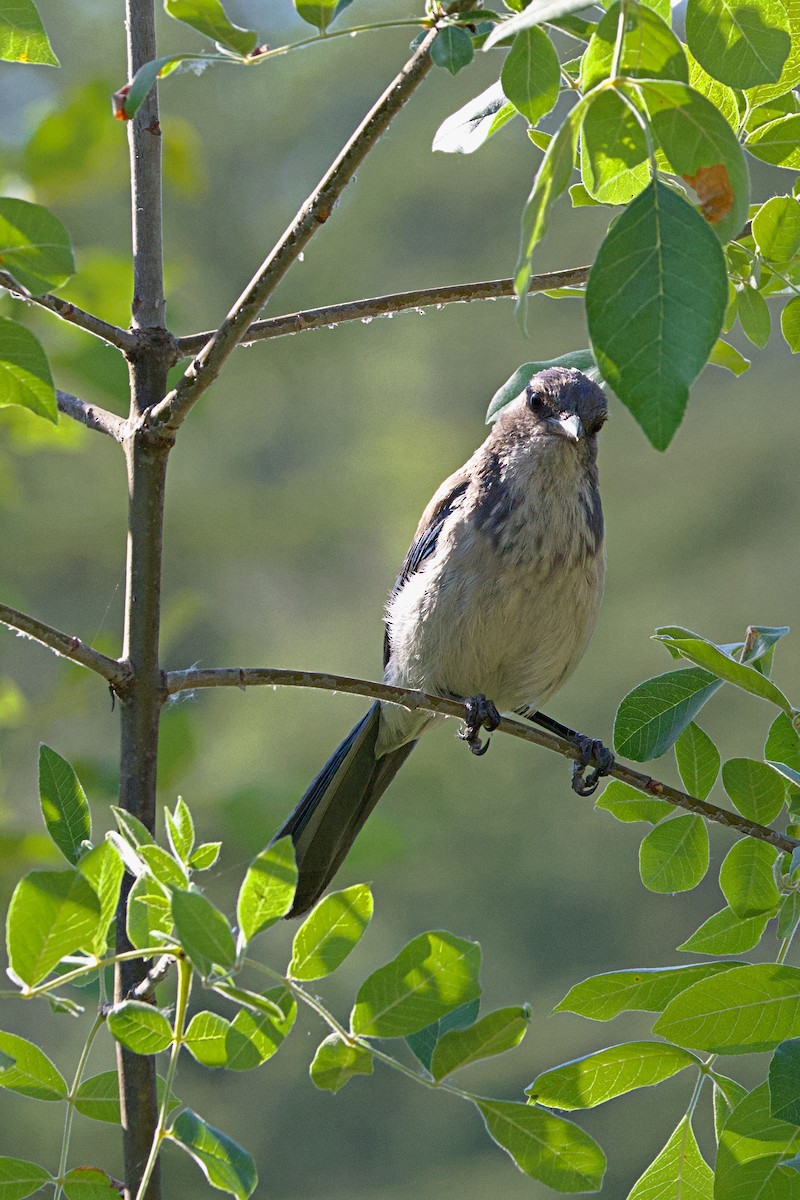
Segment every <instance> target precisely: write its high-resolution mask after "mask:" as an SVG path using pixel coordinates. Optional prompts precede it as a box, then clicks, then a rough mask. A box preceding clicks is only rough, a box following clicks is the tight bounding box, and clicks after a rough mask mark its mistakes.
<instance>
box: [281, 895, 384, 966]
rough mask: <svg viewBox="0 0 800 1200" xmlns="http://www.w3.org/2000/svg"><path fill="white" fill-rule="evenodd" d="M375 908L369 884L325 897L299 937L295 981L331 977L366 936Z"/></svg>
mask: <svg viewBox="0 0 800 1200" xmlns="http://www.w3.org/2000/svg"><path fill="white" fill-rule="evenodd" d="M372 909H373V901H372V892H371V891H370V887H369V884H367V883H359V884H356V885H355V887H349V888H345V889H344V891H341V892H332V893H331V894H330V895H329V896H325V897H324V898H323V899H322V900H320V902H319V904H317V906H316V908H314V909H313V911H312V912H311V914H310V915H309V916H308V917H306V919H305V921H304V922H303V924H302V925H301V926H300V928H299V929H298V931H297V933H296V934H295V937H294V942H293V943H292V961H291V962H290V963H289V970H288V974H289V975H291V977H292V978H293V979H321V978H322V976H323V975H330V973H331V971H335V970H336V968H337V967H338V966H339V964H340V963H342V962H344V960H345V959H346V958H347V956H348V954H349V953H350V952H351V951H352V950H354V949H355V947H356V946H357V945H358V943H359V942H360V940H361V938H362V937H363V936H364V933H365V931H366V928H367V925H369V923H370V921H371V919H372Z"/></svg>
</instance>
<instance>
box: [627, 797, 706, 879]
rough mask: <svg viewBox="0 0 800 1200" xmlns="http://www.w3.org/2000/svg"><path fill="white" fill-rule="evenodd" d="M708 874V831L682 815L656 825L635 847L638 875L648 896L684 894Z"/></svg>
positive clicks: (695, 819)
mask: <svg viewBox="0 0 800 1200" xmlns="http://www.w3.org/2000/svg"><path fill="white" fill-rule="evenodd" d="M707 870H708V829H707V828H706V823H705V821H704V820H703V818H702V817H699V816H697V814H696V813H686V814H685V815H684V816H682V817H670V818H669V819H668V820H666V821H662V823H661V824H660V825H656V827H655V829H653V830H652V831H651V832H650V833H648V835H647V837H646V838H645V839H644V841H643V842H642V844H641V846H640V847H639V873H640V875H641V877H642V883H643V884H644V886H645V887H646V888H648V889H649V890H650V891H651V892H688V891H690V890H691V889H692V888H693V887H697V885H698V883H699V882H700V880H701V879H702V878H703V876H704V875H705V873H706V871H707Z"/></svg>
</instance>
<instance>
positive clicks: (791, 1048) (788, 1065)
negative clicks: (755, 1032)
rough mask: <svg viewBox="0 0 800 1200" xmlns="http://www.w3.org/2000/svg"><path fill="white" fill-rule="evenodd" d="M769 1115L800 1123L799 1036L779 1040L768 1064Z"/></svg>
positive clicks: (793, 1123) (781, 1119) (794, 1123)
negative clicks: (779, 1042) (783, 1040)
mask: <svg viewBox="0 0 800 1200" xmlns="http://www.w3.org/2000/svg"><path fill="white" fill-rule="evenodd" d="M769 1097H770V1115H771V1116H773V1117H776V1118H777V1119H778V1120H780V1121H789V1122H791V1124H792V1125H800V1038H790V1039H789V1040H788V1041H786V1042H781V1044H780V1046H778V1047H777V1048H776V1050H775V1053H774V1054H773V1056H772V1061H771V1062H770V1064H769Z"/></svg>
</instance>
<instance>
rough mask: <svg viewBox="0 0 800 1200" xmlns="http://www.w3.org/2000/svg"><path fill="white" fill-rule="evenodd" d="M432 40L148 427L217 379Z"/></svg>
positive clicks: (174, 422) (420, 72)
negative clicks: (229, 356) (224, 364)
mask: <svg viewBox="0 0 800 1200" xmlns="http://www.w3.org/2000/svg"><path fill="white" fill-rule="evenodd" d="M435 38H436V30H434V29H432V30H430V31H429V32H428V33H427V34H426V35H425V37H424V38H423V40H422V41H421V42H420V44H419V46H418V47H417V49H416V50H415V51H414V53H413V54H412V56H411V58H410V59H409V60H408V62H407V63H406V65H405V66H404V67H403V69H402V70H401V71H400V73H399V74H398V75H397V77H396V78H395V79H393V80H392V82H391V83H390V84H389V87H388V88H387V89H386V91H385V92H384V93H383V95H382V96H381V97H380V99H379V100H378V101H377V103H376V104H375V105H374V106H373V108H372V109H371V111H370V112H369V113H368V114H367V116H366V117H365V118H364V120H363V121H362V122H361V124H360V125H359V127H358V129H357V130H356V131H355V133H354V134H353V136H352V137H351V138H350V140H349V141H348V142H347V144H346V146H345V147H344V149H343V150H342V151H341V153H340V154H339V156H338V158H337V159H336V161H335V162H334V163H333V165H332V166H331V168H330V170H329V171H328V172H327V174H326V175H325V176H324V178H323V179H322V180H321V181H320V183H319V184H318V185H317V187H316V188H315V189H314V191H313V192H312V193H311V195H310V196H309V198H308V199H307V200H306V202H305V204H303V205H302V207H301V208H300V210H299V212H298V214H297V216H296V217H295V219H294V220H293V221H292V223H291V225H290V226H289V227H288V229H287V230H286V232H285V233H284V234H283V236H282V237H281V239H280V241H279V242H278V243H277V245H276V246H275V247H274V249H273V250H272V251H271V252H270V254H269V255H268V257H267V258H266V259H265V260H264V262H263V263H262V264H261V266H260V267H259V269H258V271H257V272H256V274H255V275H254V276H253V278H252V280H251V281H250V283H249V284H248V285H247V287H246V288H245V290H244V292H243V293H242V295H241V296H240V297H239V299H238V300H237V301H236V303H235V304H234V306H233V308H232V309H231V311H230V312H229V313H228V315H227V317H226V318H225V320H224V321H223V322H222V324H221V325H220V327H219V329H218V330H217V331H216V332H215V333H214V334H212V336H211V337H210V338H209V339H208V341H207V342H206V344H205V345H204V346H203V348H202V350H201V351H200V353H199V354H198V355H197V356H196V358H194V359H193V360H192V362H191V363H190V364H189V366H188V367H187V368H186V371H185V372H184V374H183V376H182V378H181V379H180V381H179V382H178V384H177V386H176V387H175V388H174V389H173V390H172V391H171V392H170V393H169V394H168V395H167V396H165V397H164V399H163V400H162V401H161V403H160V404H157V405H156V407H155V408H154V409H153V411H152V413H151V414H150V424H151V425H153V426H158V425H161V426H162V427H164V428H166V429H167V430H175V429H177V428H178V426H179V425H180V424H181V422H182V421H183V419H184V418H185V417H186V415H187V413H188V412H189V410H190V409H191V408H192V406H193V405H194V404H195V403H196V402H197V400H198V399H199V398H200V396H201V395H202V394H203V392H204V391H205V390H206V388H207V387H208V386H209V384H211V383H213V381H214V380H215V379H216V377H217V375H218V374H219V372H220V370H221V368H222V365H223V363H224V362H225V360H226V359H227V357H228V355H229V354H231V353H232V351H233V350H234V349H235V348H236V347H237V346H238V345H239V343H240V342H241V340H242V338H243V337H244V335H245V333H246V332H247V330H248V329H249V327H250V325H251V324H252V322H253V320H254V319H255V318H256V317H257V316H258V313H259V312H260V310H261V309H262V307H263V306H264V304H265V303H266V301H267V299H268V298H269V296H270V295H271V294H272V293H273V292H274V290H275V288H276V287H277V286H278V283H279V282H280V280H281V279H282V278H283V276H284V275H285V274H286V272H287V271H288V269H289V267H290V266H291V265H292V263H293V262H295V260H296V259H297V258H298V256H299V255H300V254H301V252H302V250H303V248H304V247H305V246H306V245H307V243H308V242H309V240H310V239H311V238H312V237H313V235H314V234H315V233H316V231H317V230H318V229H319V228H320V226H322V225H323V224H324V223H325V221H327V219H328V217H329V216H330V215H331V212H332V211H333V207H334V205H335V203H336V201H337V200H338V199H339V197H340V195H341V194H342V192H343V190H344V188H345V186H346V185H347V184H348V183H349V182H350V180H351V179H352V177H353V175H354V173H355V171H356V170H357V168H358V167H359V166H360V164H361V163H362V162H363V160H364V158H365V157H366V155H367V154H368V153H369V151H370V150H371V149H372V147H373V146H374V145H375V144H376V142H377V141H378V139H379V138H380V137H381V135H382V134H383V133H385V131H386V129H387V128H388V126H389V124H390V122H391V121H392V118H393V117H394V116H396V114H397V113H398V112H399V111H400V109H401V108H402V107H403V105H404V104H405V103H406V101H407V100H408V99H409V98H410V96H411V95H412V93H413V92H414V91H415V89H416V88H417V87H418V86H419V84H420V83H421V82H422V80H423V79H424V78H425V76H426V75H427V73H428V71H429V70H430V67H431V60H430V53H429V52H430V48H431V46H432V45H433V42H434V39H435Z"/></svg>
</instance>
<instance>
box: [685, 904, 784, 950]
mask: <svg viewBox="0 0 800 1200" xmlns="http://www.w3.org/2000/svg"><path fill="white" fill-rule="evenodd" d="M769 919H770V914H769V913H762V914H761V915H760V916H758V917H748V918H746V919H744V920H742V919H741V918H740V917H737V916H736V914H735V913H733V912H731V910H730V909H729V908H728V906H727V904H726V905H725V907H724V908H722V909H720V911H719V912H718V913H714V915H713V916H712V917H709V918H708V920H707V921H704V922H703V924H702V925H701V926H700V928H699V929H696V930H695V931H694V933H693V934H692V936H691V937H690V938H687V939H686V941H685V942H681V944H680V946H678V950H687V951H691V952H692V954H744V952H745V951H746V950H752V948H753V946H757V945H758V943H759V942H760V941H761V938H762V937H763V935H764V930H765V929H766V928H767V923H768V921H769Z"/></svg>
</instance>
